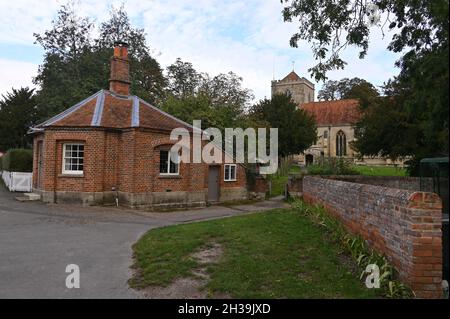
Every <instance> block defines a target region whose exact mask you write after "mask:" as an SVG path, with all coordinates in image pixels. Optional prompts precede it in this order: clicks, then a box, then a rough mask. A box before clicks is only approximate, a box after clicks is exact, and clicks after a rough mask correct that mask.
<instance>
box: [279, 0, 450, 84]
mask: <svg viewBox="0 0 450 319" xmlns="http://www.w3.org/2000/svg"><path fill="white" fill-rule="evenodd" d="M282 3H284V4H285V8H284V9H283V18H284V21H286V22H292V21H298V31H297V32H296V33H295V34H293V35H292V37H291V39H290V45H291V46H292V47H298V44H299V41H301V40H306V41H308V42H310V43H311V47H312V51H313V55H314V58H315V59H316V60H318V61H319V63H318V64H317V65H315V66H314V67H312V68H311V69H309V71H310V72H311V73H312V75H313V76H314V77H315V78H316V80H317V81H320V80H325V79H326V73H327V72H329V71H330V70H333V69H343V68H344V66H345V65H346V62H345V61H344V60H342V59H341V57H340V53H341V51H342V50H343V49H344V48H347V47H350V46H353V47H357V48H359V49H360V51H359V58H360V59H361V58H364V57H365V56H366V54H367V51H368V48H369V33H370V32H369V30H370V28H371V27H372V24H371V21H370V15H369V11H368V9H370V7H369V6H368V5H367V4H368V2H367V1H337V0H336V1H334V0H333V1H322V0H282ZM371 3H372V4H375V5H376V6H377V7H378V12H377V13H378V14H379V15H380V16H384V17H385V18H383V19H385V20H384V21H380V22H379V23H378V24H376V26H377V27H380V28H381V29H382V31H383V30H384V28H385V26H387V28H388V29H389V31H392V32H394V35H393V37H392V41H391V43H390V44H389V46H388V49H389V50H391V51H394V52H402V51H406V50H407V49H408V48H409V49H410V52H414V53H415V54H420V53H421V52H422V51H424V50H429V49H430V48H436V47H439V46H443V47H445V46H447V47H448V1H447V0H434V1H429V0H406V1H405V0H374V1H371ZM383 32H384V31H383Z"/></svg>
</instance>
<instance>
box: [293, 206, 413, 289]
mask: <svg viewBox="0 0 450 319" xmlns="http://www.w3.org/2000/svg"><path fill="white" fill-rule="evenodd" d="M292 207H293V208H294V209H295V210H296V211H297V212H298V213H300V214H301V215H303V216H305V217H307V218H308V219H310V220H311V221H312V222H313V223H314V224H315V225H317V226H319V227H320V228H322V229H324V230H325V231H326V232H327V234H328V235H329V236H330V238H331V239H332V241H333V242H335V243H338V244H339V245H340V246H341V247H342V249H343V250H344V252H345V253H347V254H349V255H350V256H351V257H352V259H353V260H354V261H356V263H357V265H358V268H359V271H360V272H361V275H360V279H361V280H363V281H364V279H365V276H366V275H367V273H366V267H367V266H368V265H371V264H375V265H377V266H378V267H379V269H380V289H381V291H382V294H383V295H384V296H385V297H387V298H411V297H412V296H413V292H412V291H411V290H410V289H409V288H408V287H407V286H406V285H405V284H403V283H402V282H400V281H399V279H398V272H397V271H396V269H395V268H394V267H393V266H392V265H391V264H390V263H389V261H388V260H387V259H386V257H385V256H383V255H380V254H379V253H377V252H376V251H374V250H373V249H371V248H369V247H368V246H367V243H366V241H365V240H364V239H363V238H362V237H361V236H357V235H353V234H350V233H349V232H347V231H346V229H345V228H344V226H343V225H342V223H340V222H339V221H338V220H337V219H336V218H333V217H331V216H330V215H329V214H328V213H327V212H326V210H325V209H324V208H323V207H321V206H317V205H315V206H312V205H308V204H306V203H305V202H303V201H301V200H297V201H294V202H293V204H292Z"/></svg>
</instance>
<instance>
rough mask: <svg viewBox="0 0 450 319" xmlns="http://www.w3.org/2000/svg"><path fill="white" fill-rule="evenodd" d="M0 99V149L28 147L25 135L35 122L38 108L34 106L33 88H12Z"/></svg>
mask: <svg viewBox="0 0 450 319" xmlns="http://www.w3.org/2000/svg"><path fill="white" fill-rule="evenodd" d="M2 97H3V98H2V100H0V151H6V150H7V149H10V148H19V147H30V146H31V138H30V136H29V135H27V131H28V129H29V127H30V126H32V125H34V124H36V123H37V121H38V118H39V110H38V108H37V107H36V99H35V95H34V90H30V89H29V88H20V89H18V90H17V89H12V92H8V93H7V94H6V95H3V96H2Z"/></svg>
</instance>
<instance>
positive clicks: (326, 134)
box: [323, 130, 328, 138]
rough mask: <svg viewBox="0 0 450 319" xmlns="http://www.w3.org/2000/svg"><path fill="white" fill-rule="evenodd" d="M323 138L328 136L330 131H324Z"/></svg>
mask: <svg viewBox="0 0 450 319" xmlns="http://www.w3.org/2000/svg"><path fill="white" fill-rule="evenodd" d="M323 138H328V131H326V130H325V131H323Z"/></svg>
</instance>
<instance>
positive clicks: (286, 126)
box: [249, 94, 317, 157]
mask: <svg viewBox="0 0 450 319" xmlns="http://www.w3.org/2000/svg"><path fill="white" fill-rule="evenodd" d="M249 117H250V119H252V120H253V121H254V122H256V123H265V126H266V127H267V128H278V154H279V156H281V157H286V156H289V155H294V154H299V153H301V152H303V151H304V150H306V149H307V148H308V147H310V146H311V145H312V144H314V143H315V141H316V139H317V126H316V122H315V119H314V117H313V116H311V115H310V114H308V113H306V112H305V111H304V110H301V109H299V108H298V107H297V104H295V103H294V102H293V101H292V100H291V97H290V96H288V95H285V94H276V95H274V96H273V97H272V99H271V100H268V99H264V100H261V101H260V102H259V103H257V104H255V105H253V106H252V107H251V108H250V110H249Z"/></svg>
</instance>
